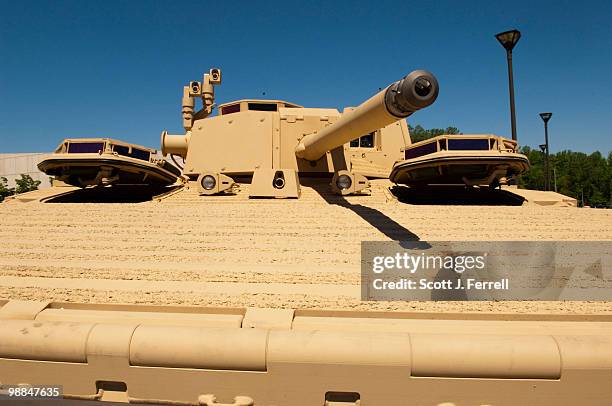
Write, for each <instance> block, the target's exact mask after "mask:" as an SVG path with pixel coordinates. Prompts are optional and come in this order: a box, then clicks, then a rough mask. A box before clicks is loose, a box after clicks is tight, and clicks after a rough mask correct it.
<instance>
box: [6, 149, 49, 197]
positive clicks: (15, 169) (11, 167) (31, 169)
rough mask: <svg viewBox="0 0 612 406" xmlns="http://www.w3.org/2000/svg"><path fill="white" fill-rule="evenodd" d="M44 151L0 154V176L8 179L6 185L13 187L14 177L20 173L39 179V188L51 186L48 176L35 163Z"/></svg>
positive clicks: (42, 155)
mask: <svg viewBox="0 0 612 406" xmlns="http://www.w3.org/2000/svg"><path fill="white" fill-rule="evenodd" d="M45 155H49V154H48V153H45V152H32V153H21V154H0V177H5V178H7V179H8V186H9V187H11V188H12V187H15V179H19V178H20V177H21V174H24V175H30V176H31V177H32V179H34V180H39V181H40V185H39V186H38V188H39V189H42V188H46V187H49V186H51V182H50V181H49V176H48V175H46V174H45V173H43V172H41V171H39V170H38V168H37V167H36V165H38V162H40V160H41V159H42V158H43V157H44V156H45Z"/></svg>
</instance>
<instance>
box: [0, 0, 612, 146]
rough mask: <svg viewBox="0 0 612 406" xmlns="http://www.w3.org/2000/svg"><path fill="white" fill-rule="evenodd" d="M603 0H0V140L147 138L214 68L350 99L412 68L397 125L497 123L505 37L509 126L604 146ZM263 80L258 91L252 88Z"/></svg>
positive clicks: (487, 126)
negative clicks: (403, 118)
mask: <svg viewBox="0 0 612 406" xmlns="http://www.w3.org/2000/svg"><path fill="white" fill-rule="evenodd" d="M610 4H611V3H610V2H608V1H581V2H576V1H533V0H531V1H527V2H521V1H517V2H516V3H515V4H512V2H504V3H502V2H493V1H473V2H471V1H461V2H459V1H438V2H426V1H418V2H416V1H398V2H393V1H381V0H377V1H375V2H374V1H369V2H359V1H346V2H345V1H325V2H296V3H293V4H291V2H289V1H282V2H277V3H275V2H266V1H257V2H252V1H244V2H241V1H236V0H234V1H214V2H212V1H209V2H203V1H200V2H187V1H176V2H171V1H146V2H138V1H122V2H116V1H100V2H98V1H82V0H81V1H53V2H51V1H48V2H37V1H28V2H17V1H12V0H10V1H8V0H0V152H26V151H27V152H30V151H47V150H51V149H52V148H54V147H55V146H56V145H57V144H59V142H60V141H61V140H62V139H63V138H67V137H85V136H95V137H97V136H108V137H115V138H119V139H123V140H126V141H130V142H135V143H139V144H143V145H147V146H150V147H154V148H158V147H159V133H160V132H161V130H163V129H167V130H169V131H170V132H174V133H178V132H181V131H182V128H181V116H180V97H181V92H182V85H183V84H186V83H187V82H188V81H190V80H199V79H200V78H201V75H202V73H203V72H205V71H208V69H209V68H210V67H212V66H218V67H221V68H222V69H223V80H224V82H223V84H222V85H221V86H220V87H219V88H217V102H219V103H222V102H227V101H230V100H234V99H240V98H271V99H284V100H289V101H293V102H295V103H298V104H302V105H305V106H312V107H335V108H340V109H341V108H343V107H344V106H350V105H356V104H359V103H360V102H361V101H362V100H365V99H366V98H368V97H369V96H371V95H372V94H374V93H375V92H376V91H377V90H378V88H380V87H384V86H386V85H387V84H389V83H390V82H392V81H395V80H397V79H399V78H401V77H402V76H403V75H404V74H406V73H408V72H410V71H411V70H413V69H418V68H422V69H427V70H430V71H431V72H433V73H434V74H435V75H436V76H437V77H438V80H439V82H440V96H439V98H438V101H437V102H436V103H435V104H434V105H433V106H431V107H430V108H428V109H426V110H424V111H420V112H417V113H415V114H414V115H413V116H412V117H410V118H409V122H410V123H411V124H413V125H414V124H421V125H423V126H424V127H426V128H429V127H447V126H456V127H459V128H460V129H461V130H462V131H463V132H464V133H494V134H498V135H504V136H508V137H509V136H510V119H509V109H508V84H507V70H506V59H505V51H504V50H503V48H502V47H501V46H500V45H499V44H498V43H497V41H496V40H495V38H494V34H495V33H497V32H500V31H504V30H507V29H511V28H517V29H519V30H520V31H521V32H522V34H523V36H522V38H521V40H520V42H519V43H518V45H517V47H516V48H515V51H514V70H515V83H516V101H517V124H518V138H519V142H520V143H521V144H523V145H530V146H532V147H537V145H538V144H540V143H542V142H543V124H542V122H541V120H540V118H539V116H538V113H539V112H542V111H552V112H553V117H552V119H551V121H550V124H549V129H550V137H551V151H553V152H554V151H558V150H562V149H572V150H577V151H584V152H592V151H594V150H600V151H602V152H607V151H609V150H611V149H612V137H611V136H612V134H611V131H610V127H611V126H610V123H609V121H610V120H611V119H612V74H611V73H612V28H611V25H610V23H609V17H610V15H612V6H611V5H610ZM264 92H265V96H263V93H264Z"/></svg>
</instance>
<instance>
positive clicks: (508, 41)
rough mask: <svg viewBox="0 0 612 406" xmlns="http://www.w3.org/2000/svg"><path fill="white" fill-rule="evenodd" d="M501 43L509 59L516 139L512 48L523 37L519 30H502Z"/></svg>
mask: <svg viewBox="0 0 612 406" xmlns="http://www.w3.org/2000/svg"><path fill="white" fill-rule="evenodd" d="M495 38H497V40H498V41H499V43H500V44H502V46H503V47H504V48H505V49H506V58H507V59H508V87H509V88H510V122H511V124H512V139H513V140H514V141H516V113H515V111H514V78H513V74H512V49H513V48H514V46H515V45H516V43H517V42H518V40H519V38H521V32H520V31H519V30H510V31H504V32H500V33H499V34H497V35H496V36H495Z"/></svg>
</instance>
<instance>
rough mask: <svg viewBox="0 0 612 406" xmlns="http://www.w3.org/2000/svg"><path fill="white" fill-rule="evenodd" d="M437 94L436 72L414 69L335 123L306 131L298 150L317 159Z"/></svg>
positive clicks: (310, 158)
mask: <svg viewBox="0 0 612 406" xmlns="http://www.w3.org/2000/svg"><path fill="white" fill-rule="evenodd" d="M437 97H438V81H437V80H436V78H435V76H434V75H432V74H431V73H429V72H427V71H424V70H416V71H413V72H411V73H410V74H408V75H407V76H406V77H404V78H403V79H401V80H398V81H397V82H395V83H392V84H391V85H389V86H388V87H387V88H386V89H384V90H382V91H380V92H379V93H377V94H376V95H374V96H373V97H371V98H370V99H368V100H367V101H365V102H363V103H362V104H360V105H359V106H358V107H357V108H355V109H354V110H352V111H349V112H347V113H344V114H343V115H342V116H341V117H340V119H338V121H336V122H335V123H333V124H330V125H328V126H327V127H324V128H323V129H321V130H319V131H318V132H316V133H312V134H308V135H306V136H305V137H304V138H302V139H301V140H300V143H299V144H298V145H297V147H296V148H295V154H296V155H297V156H298V157H299V158H304V159H307V160H309V161H316V160H317V159H319V158H321V157H322V156H323V155H325V153H326V152H327V151H330V150H332V149H334V148H336V147H339V146H341V145H343V144H345V143H347V142H349V141H351V140H354V139H355V138H359V137H360V136H362V135H365V134H368V133H371V132H372V131H375V130H378V129H380V128H383V127H385V126H387V125H389V124H392V123H394V122H396V121H398V120H401V119H403V118H406V117H408V116H409V115H411V114H412V113H414V112H415V111H417V110H420V109H422V108H424V107H427V106H429V105H430V104H432V103H433V102H434V101H435V100H436V98H437Z"/></svg>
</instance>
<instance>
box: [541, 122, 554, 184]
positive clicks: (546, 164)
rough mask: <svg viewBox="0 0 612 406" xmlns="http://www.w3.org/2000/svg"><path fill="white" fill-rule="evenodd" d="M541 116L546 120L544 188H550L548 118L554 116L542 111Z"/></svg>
mask: <svg viewBox="0 0 612 406" xmlns="http://www.w3.org/2000/svg"><path fill="white" fill-rule="evenodd" d="M540 117H542V120H543V121H544V145H545V151H544V153H545V154H546V156H545V161H544V168H545V169H544V171H545V172H546V178H545V179H544V190H550V155H549V149H548V120H550V118H551V117H552V113H540Z"/></svg>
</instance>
